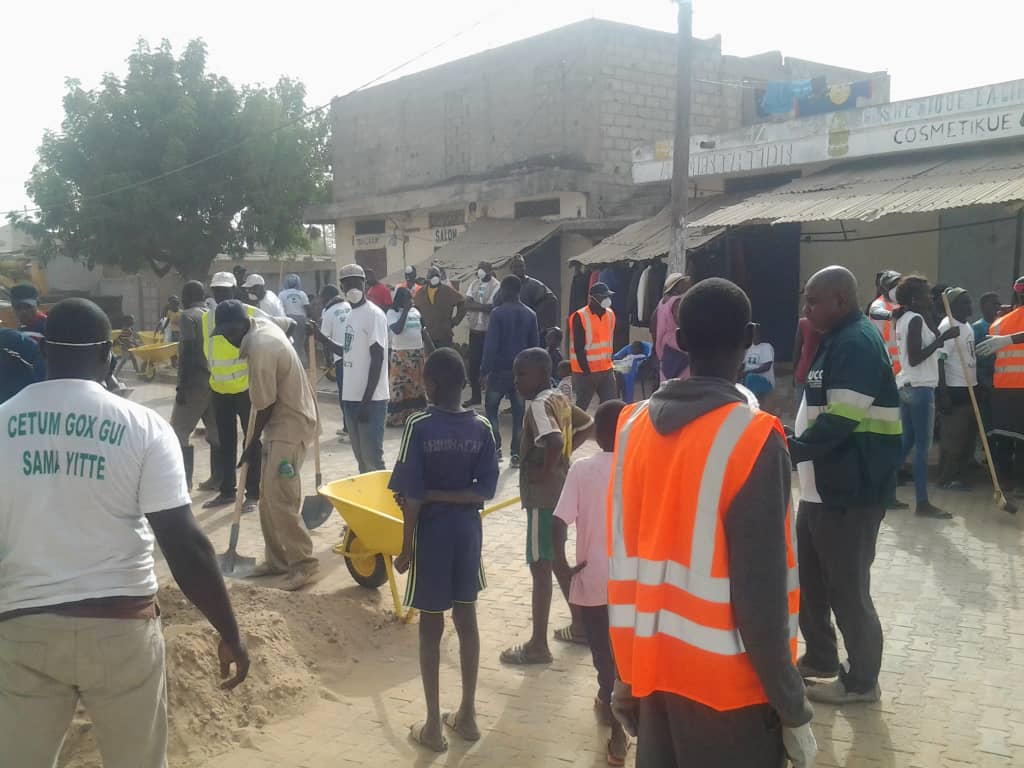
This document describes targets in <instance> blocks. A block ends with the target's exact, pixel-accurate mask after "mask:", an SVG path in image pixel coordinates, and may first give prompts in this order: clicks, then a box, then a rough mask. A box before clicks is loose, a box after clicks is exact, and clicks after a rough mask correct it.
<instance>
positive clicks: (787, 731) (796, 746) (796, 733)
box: [782, 723, 818, 768]
mask: <svg viewBox="0 0 1024 768" xmlns="http://www.w3.org/2000/svg"><path fill="white" fill-rule="evenodd" d="M782 745H783V746H784V747H785V748H786V754H787V755H788V756H789V760H790V762H791V763H793V768H810V766H812V765H814V757H815V755H817V754H818V742H817V741H816V740H815V738H814V731H812V730H811V724H810V723H804V724H803V725H801V726H798V727H797V728H786V727H783V729H782Z"/></svg>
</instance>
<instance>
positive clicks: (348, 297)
mask: <svg viewBox="0 0 1024 768" xmlns="http://www.w3.org/2000/svg"><path fill="white" fill-rule="evenodd" d="M362 300H363V292H362V291H361V290H359V289H358V288H349V289H348V290H347V291H345V301H347V302H348V303H349V304H358V303H359V302H361V301H362Z"/></svg>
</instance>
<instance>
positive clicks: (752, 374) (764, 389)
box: [743, 323, 775, 402]
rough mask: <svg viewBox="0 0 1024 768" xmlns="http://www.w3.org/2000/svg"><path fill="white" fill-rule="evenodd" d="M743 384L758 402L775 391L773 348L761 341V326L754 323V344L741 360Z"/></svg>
mask: <svg viewBox="0 0 1024 768" xmlns="http://www.w3.org/2000/svg"><path fill="white" fill-rule="evenodd" d="M743 384H744V385H745V386H746V387H747V389H749V390H750V391H751V392H753V393H754V394H755V395H757V399H758V401H759V402H763V401H764V398H765V397H766V396H767V395H769V394H770V393H771V391H772V390H773V389H775V347H773V346H772V345H771V344H769V343H768V342H767V341H761V326H760V325H759V324H757V323H754V343H753V344H751V345H750V346H749V347H748V348H747V352H746V355H745V356H744V358H743Z"/></svg>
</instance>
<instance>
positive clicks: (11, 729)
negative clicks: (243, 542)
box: [0, 299, 249, 768]
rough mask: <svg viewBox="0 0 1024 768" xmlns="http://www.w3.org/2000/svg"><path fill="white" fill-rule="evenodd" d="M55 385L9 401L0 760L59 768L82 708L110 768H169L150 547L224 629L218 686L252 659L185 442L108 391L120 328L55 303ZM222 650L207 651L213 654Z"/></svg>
mask: <svg viewBox="0 0 1024 768" xmlns="http://www.w3.org/2000/svg"><path fill="white" fill-rule="evenodd" d="M42 351H43V354H44V355H45V356H46V362H47V373H48V379H47V380H46V381H42V382H38V383H34V384H31V385H29V386H28V387H26V388H25V389H23V390H22V391H21V392H19V393H18V394H17V395H15V396H14V397H12V398H11V399H10V400H8V401H7V402H5V403H4V404H3V405H0V421H2V423H3V425H4V426H3V428H4V439H3V441H2V442H0V487H2V488H3V489H4V493H2V494H0V560H2V562H3V567H2V568H0V756H2V757H0V762H2V763H3V764H4V765H10V766H50V765H55V764H56V761H57V756H58V754H59V753H60V749H61V743H62V742H63V739H64V733H65V731H66V730H67V727H68V725H69V724H70V722H71V717H72V715H73V714H74V712H75V708H76V705H77V703H78V702H79V701H82V702H83V703H84V704H85V706H86V709H87V710H88V712H89V715H90V717H91V718H92V722H93V723H94V725H95V728H96V735H97V737H98V740H99V745H100V752H101V753H102V756H103V765H105V766H107V768H165V766H166V765H167V761H166V752H167V685H166V680H165V675H164V639H163V633H162V632H161V629H160V619H159V618H158V608H157V605H156V592H157V579H156V572H155V571H154V567H153V556H154V552H153V541H154V539H155V540H156V541H157V542H159V544H160V549H161V551H162V552H163V555H164V558H165V559H166V561H167V564H168V565H169V566H170V569H171V573H172V575H173V576H174V579H175V581H177V582H178V585H179V586H180V587H181V590H182V592H183V593H184V594H185V596H186V597H187V598H188V599H189V600H191V601H192V602H193V603H194V604H195V606H196V607H197V608H198V609H199V610H200V611H202V613H203V615H204V616H206V617H207V619H208V620H209V622H210V623H211V624H212V625H213V626H214V628H215V629H216V630H217V632H218V634H219V635H220V644H219V648H218V651H217V654H218V657H219V660H220V674H221V677H223V678H228V677H229V676H230V675H231V670H230V668H231V666H232V665H235V669H236V671H235V674H234V676H232V677H231V679H230V680H228V681H227V682H225V683H224V684H223V687H224V688H233V687H235V686H236V685H238V684H239V683H241V682H242V680H244V679H245V677H246V674H247V673H248V670H249V656H248V653H247V651H246V648H245V643H244V642H243V641H242V639H241V636H240V634H239V631H238V625H237V624H236V622H235V616H234V613H233V611H232V609H231V602H230V600H229V599H228V595H227V591H226V590H225V589H224V580H223V579H222V578H221V575H220V572H219V571H218V569H217V561H216V558H215V555H214V552H213V548H212V547H211V546H210V542H209V541H208V540H207V538H206V536H205V535H204V534H203V532H202V531H201V530H199V527H198V526H197V525H196V522H195V520H194V519H193V517H192V510H191V507H190V501H189V496H188V490H187V489H186V486H185V468H184V465H183V462H182V457H181V448H180V446H179V444H178V440H177V439H176V437H175V435H174V431H173V430H172V429H171V426H170V425H169V424H168V423H167V422H166V421H164V420H163V419H162V418H161V417H160V416H159V415H157V414H156V413H155V412H154V411H151V410H150V409H149V408H146V407H144V406H142V405H139V404H137V403H133V402H131V401H130V400H126V399H125V398H123V397H118V396H117V395H115V394H113V393H111V392H108V391H107V390H106V389H104V388H103V387H102V386H101V384H100V382H102V381H103V380H104V379H105V378H106V377H107V375H108V374H109V372H110V322H109V321H108V320H107V317H106V315H104V314H103V312H102V310H101V309H100V308H99V307H97V306H96V305H95V304H93V303H92V302H91V301H87V300H85V299H66V300H64V301H61V302H59V303H58V304H57V305H56V306H54V308H53V310H52V312H51V313H50V317H49V324H48V326H47V329H46V336H45V338H44V340H43V343H42ZM210 650H211V652H212V650H213V648H212V645H211V648H210Z"/></svg>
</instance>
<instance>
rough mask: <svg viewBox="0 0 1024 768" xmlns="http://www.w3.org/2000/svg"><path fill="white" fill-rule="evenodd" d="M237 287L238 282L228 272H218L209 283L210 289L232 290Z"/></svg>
mask: <svg viewBox="0 0 1024 768" xmlns="http://www.w3.org/2000/svg"><path fill="white" fill-rule="evenodd" d="M237 285H238V281H237V280H235V276H234V275H233V274H231V273H230V272H218V273H217V274H215V275H214V276H213V279H212V280H211V281H210V287H211V288H234V287H235V286H237Z"/></svg>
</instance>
